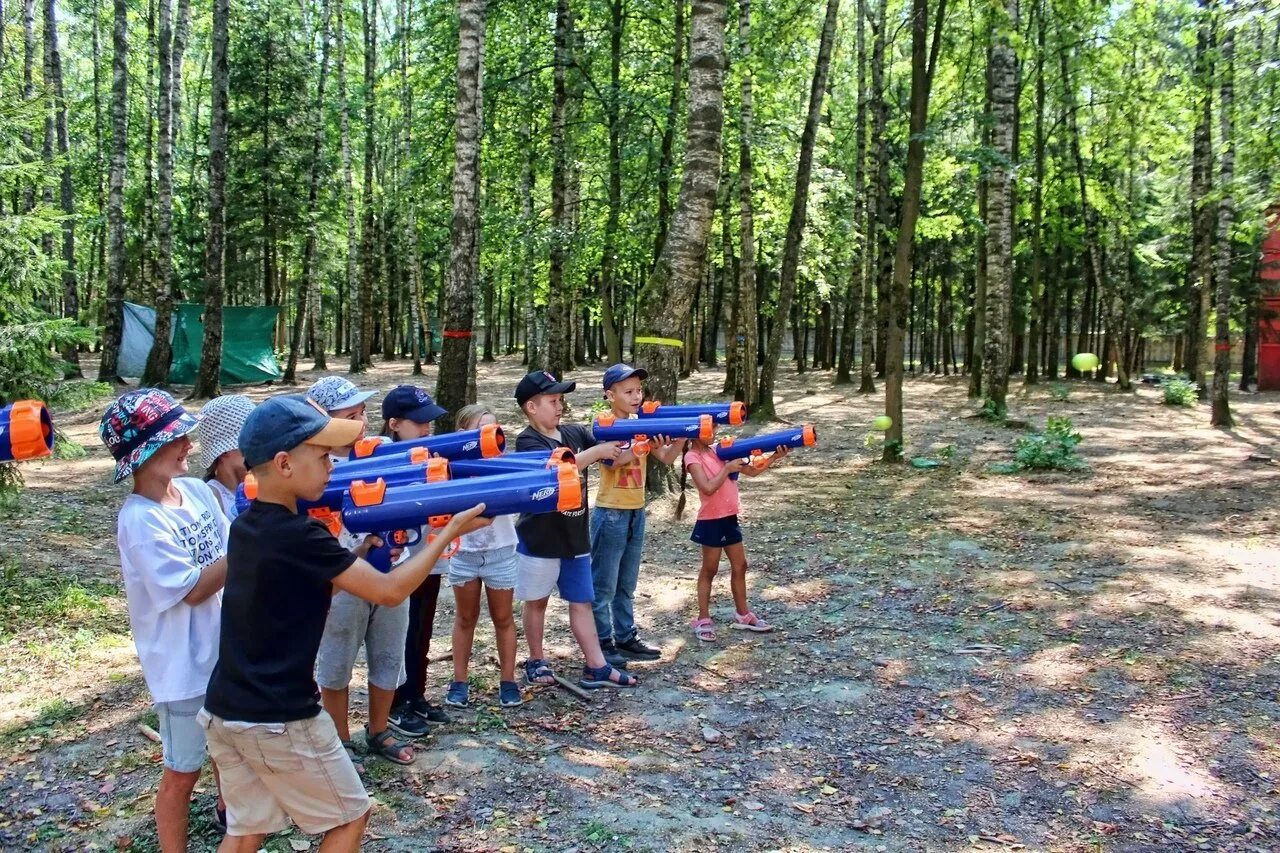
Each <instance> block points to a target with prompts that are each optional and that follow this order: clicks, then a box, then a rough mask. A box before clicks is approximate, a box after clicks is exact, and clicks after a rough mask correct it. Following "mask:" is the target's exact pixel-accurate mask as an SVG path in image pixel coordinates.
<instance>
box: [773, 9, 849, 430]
mask: <svg viewBox="0 0 1280 853" xmlns="http://www.w3.org/2000/svg"><path fill="white" fill-rule="evenodd" d="M839 10H840V0H827V13H826V18H825V20H824V21H823V25H822V36H821V40H820V41H819V43H818V61H817V65H816V67H815V68H814V71H813V85H812V86H811V87H810V89H809V112H808V114H807V116H806V117H805V123H804V131H803V133H801V135H800V162H799V163H798V164H797V166H796V182H795V191H794V193H793V194H792V197H791V218H790V219H789V220H788V221H787V236H786V239H785V241H784V242H783V247H782V270H781V278H780V281H779V286H778V306H777V308H776V309H775V311H774V318H775V319H774V324H773V330H772V332H771V333H770V335H769V348H768V349H767V350H766V351H765V357H764V367H763V368H762V369H761V370H760V399H759V401H758V402H757V403H756V406H755V411H756V412H757V413H758V414H759V415H760V417H761V418H767V419H769V420H772V419H773V418H774V416H775V415H774V405H773V388H774V385H775V383H776V381H777V378H778V360H779V358H780V357H781V356H782V338H783V331H784V329H785V327H786V318H787V317H788V316H790V312H791V300H792V299H793V298H794V296H795V292H796V272H797V270H798V269H799V267H800V244H801V242H802V241H803V239H804V226H805V215H806V213H807V211H808V208H809V175H810V172H811V170H812V168H813V147H814V143H815V141H816V139H817V135H818V121H819V120H820V119H821V118H822V99H823V97H824V96H825V95H826V92H827V72H828V70H829V69H830V66H831V43H832V42H833V41H835V33H836V13H837V12H838V11H839ZM803 359H804V357H803V354H802V355H801V362H800V364H801V366H802V367H803V365H804V360H803Z"/></svg>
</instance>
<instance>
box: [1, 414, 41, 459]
mask: <svg viewBox="0 0 1280 853" xmlns="http://www.w3.org/2000/svg"><path fill="white" fill-rule="evenodd" d="M52 453H53V420H52V419H51V418H50V417H49V410H48V409H47V408H45V405H44V403H42V402H40V401H39V400H18V401H17V402H14V403H10V404H9V405H7V406H5V407H4V408H0V462H25V461H27V460H28V459H40V458H41V457H44V456H49V455H51V454H52Z"/></svg>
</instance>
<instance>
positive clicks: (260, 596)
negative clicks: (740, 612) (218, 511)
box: [204, 501, 356, 723]
mask: <svg viewBox="0 0 1280 853" xmlns="http://www.w3.org/2000/svg"><path fill="white" fill-rule="evenodd" d="M355 560H356V557H355V555H354V554H352V553H351V552H350V551H348V550H346V549H345V548H343V547H342V546H341V545H339V544H338V540H337V539H335V538H334V537H333V536H332V534H330V533H329V531H328V530H327V529H326V528H325V526H324V525H323V524H321V523H320V522H318V521H316V520H315V519H312V518H310V517H309V516H306V515H298V514H297V513H293V512H290V511H289V510H288V509H287V508H286V507H283V506H280V505H279V504H273V503H264V502H262V501H254V502H253V503H252V504H251V505H250V507H249V509H248V510H246V511H245V512H244V513H242V514H241V515H240V516H239V517H238V518H237V519H236V520H235V521H234V522H232V523H231V536H230V541H229V542H228V547H227V585H226V588H225V589H224V590H223V592H222V637H221V640H220V642H219V646H218V663H217V665H216V666H215V667H214V668H213V675H212V676H210V678H209V690H208V693H206V695H205V700H204V704H205V707H206V708H208V709H209V713H211V714H216V715H217V716H219V717H221V718H222V719H224V720H232V721H239V722H246V723H287V722H291V721H293V720H305V719H309V718H311V717H314V716H315V715H316V714H318V713H320V704H319V699H320V691H319V689H317V687H316V682H315V675H314V672H315V666H316V652H317V651H318V650H319V648H320V636H321V635H322V634H323V633H324V623H325V619H326V617H327V616H328V615H329V602H330V600H331V599H332V597H333V596H332V590H331V587H330V581H332V580H333V579H334V578H335V577H337V576H338V575H340V574H342V573H343V572H345V571H346V570H347V569H348V568H350V567H351V564H352V563H354V562H355Z"/></svg>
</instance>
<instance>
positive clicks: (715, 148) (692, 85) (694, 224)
mask: <svg viewBox="0 0 1280 853" xmlns="http://www.w3.org/2000/svg"><path fill="white" fill-rule="evenodd" d="M724 28H725V0H694V2H693V14H692V16H691V19H690V30H691V32H692V37H691V40H690V48H689V110H688V127H687V130H686V143H685V155H684V177H683V179H682V181H681V184H680V197H679V199H678V201H677V203H676V210H675V215H674V216H673V218H672V221H671V227H670V228H669V229H668V231H667V237H666V240H665V241H664V242H663V244H662V252H661V253H660V254H659V255H658V261H657V263H656V264H654V267H653V271H652V272H651V273H650V274H649V280H648V281H647V282H645V286H644V290H643V291H642V292H641V294H640V296H639V299H638V303H639V305H638V311H637V315H636V321H635V324H634V326H633V328H634V329H635V332H636V334H637V335H638V339H637V344H636V347H635V352H636V356H635V357H636V361H637V362H638V363H640V364H643V365H645V367H646V368H647V369H648V371H649V380H648V392H649V397H650V398H651V399H656V400H662V401H663V402H669V403H674V402H676V401H677V400H678V399H679V398H678V396H677V391H678V384H679V371H680V348H679V347H677V346H671V345H670V344H668V343H665V342H660V343H653V342H649V343H642V342H639V338H645V337H649V338H659V339H676V340H679V339H682V338H683V337H684V334H683V333H684V326H685V322H686V320H687V319H688V317H689V311H690V307H691V306H692V304H693V297H694V291H695V290H696V289H697V288H698V286H699V284H700V283H701V281H702V271H703V266H704V264H705V263H706V255H707V240H708V238H709V236H710V234H711V218H712V213H713V208H714V205H715V201H716V190H717V187H718V184H719V183H720V132H721V129H722V128H723V125H724Z"/></svg>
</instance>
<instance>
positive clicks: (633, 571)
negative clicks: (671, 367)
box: [591, 364, 680, 666]
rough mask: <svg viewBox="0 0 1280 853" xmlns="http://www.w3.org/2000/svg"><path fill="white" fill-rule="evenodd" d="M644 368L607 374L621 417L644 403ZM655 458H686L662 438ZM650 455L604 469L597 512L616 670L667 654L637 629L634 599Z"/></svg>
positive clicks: (628, 453) (628, 456)
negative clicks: (629, 662)
mask: <svg viewBox="0 0 1280 853" xmlns="http://www.w3.org/2000/svg"><path fill="white" fill-rule="evenodd" d="M648 378H649V372H648V371H647V370H645V369H644V368H642V367H631V366H630V365H627V364H615V365H613V366H612V367H610V368H609V369H608V370H606V371H605V372H604V398H605V399H606V400H608V401H609V408H610V409H611V410H612V412H613V414H614V416H615V417H617V418H634V417H635V416H636V413H637V412H639V411H640V404H641V403H643V402H644V382H643V380H645V379H648ZM652 454H653V456H654V457H655V458H656V459H658V460H659V461H660V462H662V464H664V465H671V464H672V463H674V462H675V461H676V458H677V457H679V455H680V444H679V443H673V442H672V441H671V440H669V439H667V438H665V437H663V436H656V437H655V438H654V439H653V440H652ZM647 468H648V465H647V464H646V461H645V457H644V456H637V455H636V454H635V453H634V452H633V451H632V450H631V449H627V450H625V451H623V453H622V455H621V456H619V457H618V458H617V459H615V460H613V463H612V464H611V465H609V466H605V467H601V469H600V485H599V488H598V490H597V491H596V505H595V512H593V513H592V514H591V577H592V580H593V582H594V585H595V604H594V606H593V608H592V609H593V611H594V613H595V619H596V633H597V634H599V636H600V648H601V649H602V650H603V651H604V656H605V658H606V659H607V660H608V661H609V663H611V664H613V665H614V666H620V665H622V664H624V663H625V662H626V661H627V660H628V659H629V660H657V659H658V658H659V656H661V652H660V651H659V650H658V649H655V648H654V647H653V646H650V645H647V644H646V643H645V642H644V641H642V640H641V639H640V636H639V634H638V632H637V631H636V621H635V607H634V604H633V599H634V597H635V593H636V582H637V580H638V579H639V577H640V557H641V554H642V553H643V551H644V530H645V471H646V469H647Z"/></svg>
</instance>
